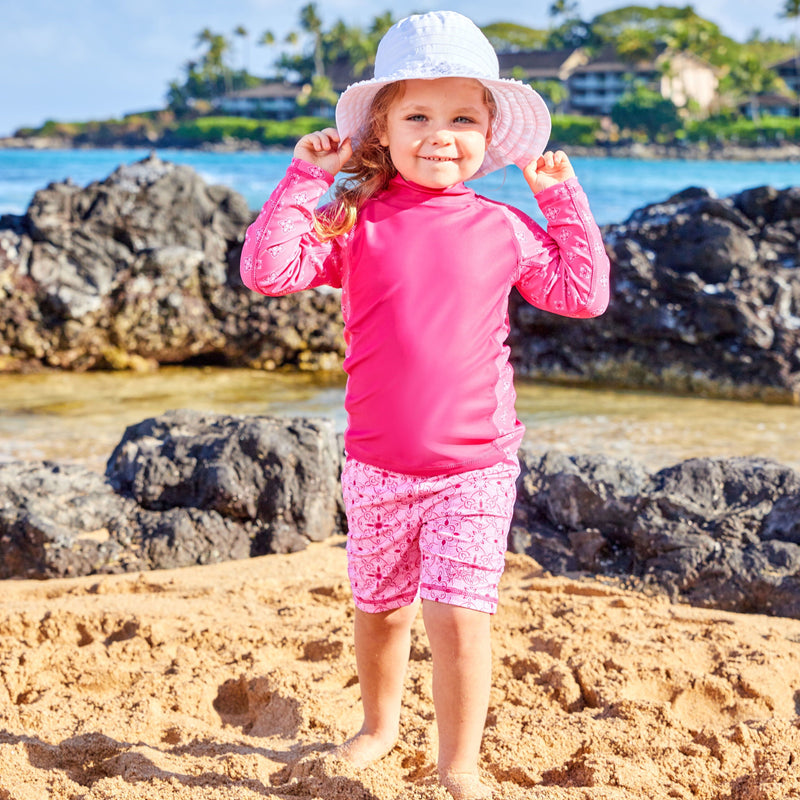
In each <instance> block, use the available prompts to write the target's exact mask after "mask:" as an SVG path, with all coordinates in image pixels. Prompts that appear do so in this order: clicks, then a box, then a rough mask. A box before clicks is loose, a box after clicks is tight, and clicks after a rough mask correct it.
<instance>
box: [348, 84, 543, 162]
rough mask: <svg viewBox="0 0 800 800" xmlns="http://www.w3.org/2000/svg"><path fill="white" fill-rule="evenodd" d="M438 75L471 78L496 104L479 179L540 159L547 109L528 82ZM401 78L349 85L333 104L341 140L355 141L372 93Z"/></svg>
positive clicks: (372, 97)
mask: <svg viewBox="0 0 800 800" xmlns="http://www.w3.org/2000/svg"><path fill="white" fill-rule="evenodd" d="M437 77H453V78H457V77H464V78H473V79H474V80H477V81H479V82H480V83H482V84H483V85H484V86H486V88H487V89H489V90H490V91H491V93H492V96H493V97H494V100H495V104H496V105H497V114H496V115H495V118H494V120H493V121H492V137H491V140H490V142H489V144H488V145H487V147H486V156H485V158H484V160H483V164H481V167H480V169H479V170H478V171H477V172H476V173H475V175H473V176H472V177H473V178H479V177H481V176H482V175H486V174H488V173H490V172H493V171H494V170H496V169H500V168H502V167H505V166H508V165H509V164H516V165H517V166H518V167H519V168H520V169H522V168H524V167H526V166H527V165H528V164H530V163H531V161H534V160H535V159H537V158H539V156H540V155H541V154H542V153H543V152H544V149H545V147H546V146H547V142H548V140H549V139H550V129H551V121H550V112H549V110H548V108H547V104H546V103H545V102H544V100H543V99H542V98H541V96H540V95H539V94H538V92H536V91H535V90H534V89H532V88H531V87H530V86H528V84H526V83H522V81H517V80H512V79H505V78H499V79H489V78H475V76H473V75H447V76H436V77H431V78H421V79H420V80H436V79H437ZM396 80H402V78H395V77H392V78H386V79H376V78H373V79H371V80H366V81H361V82H359V83H354V84H352V85H351V86H348V87H347V89H345V91H344V92H342V95H341V97H340V98H339V102H338V103H337V104H336V128H337V130H338V132H339V135H340V136H341V137H342V139H345V138H348V137H349V138H350V139H352V141H353V142H354V143H357V142H358V140H359V138H360V136H361V135H362V131H363V129H364V128H365V127H366V124H367V121H368V118H369V113H370V107H371V105H372V101H373V99H374V97H375V95H376V94H377V93H378V92H379V91H380V89H381V88H382V87H384V86H386V85H387V84H389V83H394V82H395V81H396Z"/></svg>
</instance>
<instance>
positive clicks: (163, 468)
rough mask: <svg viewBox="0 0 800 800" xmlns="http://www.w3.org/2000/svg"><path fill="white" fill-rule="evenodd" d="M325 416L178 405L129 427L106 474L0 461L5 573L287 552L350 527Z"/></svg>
mask: <svg viewBox="0 0 800 800" xmlns="http://www.w3.org/2000/svg"><path fill="white" fill-rule="evenodd" d="M341 457H342V456H341V447H340V441H339V438H338V437H337V436H336V434H335V433H334V431H333V428H332V425H331V424H330V423H329V422H328V421H325V420H321V421H320V420H316V421H315V420H306V419H297V420H277V419H272V418H266V417H225V416H213V415H202V414H198V413H194V412H188V411H182V412H174V413H169V414H165V415H163V416H162V417H159V418H157V419H150V420H145V421H144V422H142V423H140V424H138V425H135V426H133V427H132V428H130V429H128V431H127V432H126V434H125V436H124V438H123V440H122V441H121V442H120V444H119V445H118V446H117V448H116V450H115V451H114V454H113V456H112V457H111V459H110V460H109V464H108V470H107V477H106V478H105V479H104V478H103V477H101V476H100V475H97V474H96V473H93V472H90V471H89V470H86V469H84V468H82V467H79V466H75V465H62V466H59V465H57V464H51V463H47V462H45V463H34V464H29V463H24V462H12V463H9V464H0V578H10V577H25V578H51V577H64V576H74V575H88V574H94V573H109V572H127V571H131V570H145V569H155V568H172V567H181V566H188V565H192V564H208V563H212V562H218V561H227V560H230V559H237V558H247V557H249V556H254V555H261V554H264V553H285V552H290V551H294V550H299V549H302V548H304V547H305V546H306V545H307V543H308V542H309V541H319V540H322V539H325V538H327V537H329V536H332V535H334V534H339V533H343V532H344V523H343V509H342V501H341V492H340V490H339V474H340V471H341Z"/></svg>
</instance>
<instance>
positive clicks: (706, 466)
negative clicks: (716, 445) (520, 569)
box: [510, 454, 800, 617]
mask: <svg viewBox="0 0 800 800" xmlns="http://www.w3.org/2000/svg"><path fill="white" fill-rule="evenodd" d="M523 463H524V464H525V469H524V470H523V473H522V475H521V478H520V485H519V487H520V488H519V496H518V500H517V507H516V510H515V515H516V516H515V523H514V527H513V528H512V532H511V537H510V545H511V548H512V549H514V550H516V551H518V552H523V551H524V552H527V553H529V554H530V555H532V556H533V557H534V558H536V559H537V561H539V562H540V563H541V564H542V565H543V566H545V567H546V568H547V569H549V570H551V571H553V572H558V573H563V572H570V571H589V572H593V573H599V574H607V575H617V576H625V577H633V578H634V579H636V580H638V581H639V582H640V583H641V584H642V585H645V586H647V585H650V586H653V587H658V588H660V589H662V590H665V591H666V592H667V593H668V594H669V595H670V596H671V597H673V598H676V599H681V600H684V601H687V602H690V603H693V604H695V605H700V606H708V607H714V608H724V609H728V610H731V611H757V612H760V613H768V614H769V613H772V614H779V615H782V616H791V617H800V514H798V511H800V474H798V473H797V472H795V471H794V470H792V469H790V468H788V467H785V466H782V465H780V464H777V463H775V462H773V461H769V460H766V459H758V458H731V459H714V458H700V459H690V460H688V461H684V462H681V463H680V464H677V465H675V466H672V467H668V468H666V469H663V470H661V471H659V472H657V473H656V474H654V475H648V474H646V473H645V472H644V471H642V470H641V469H640V468H638V467H636V466H634V465H631V464H626V463H620V462H615V461H612V460H610V459H606V458H604V457H602V456H563V455H553V454H548V455H546V456H544V457H542V458H537V457H528V458H523Z"/></svg>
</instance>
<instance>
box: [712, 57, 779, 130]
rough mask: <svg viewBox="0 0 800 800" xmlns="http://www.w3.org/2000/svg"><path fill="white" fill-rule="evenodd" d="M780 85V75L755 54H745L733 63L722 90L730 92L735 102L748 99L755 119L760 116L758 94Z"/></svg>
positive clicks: (723, 81) (722, 83)
mask: <svg viewBox="0 0 800 800" xmlns="http://www.w3.org/2000/svg"><path fill="white" fill-rule="evenodd" d="M779 87H780V83H779V78H778V76H777V75H776V74H775V73H774V72H773V71H772V70H771V69H768V68H767V67H766V66H765V64H764V62H763V61H761V59H760V58H758V56H756V55H753V54H744V55H743V56H742V57H741V58H739V59H738V60H737V61H736V62H735V63H734V64H732V65H731V68H730V70H729V71H728V74H727V75H726V76H725V77H724V78H723V79H722V81H721V84H720V90H721V91H722V92H723V93H728V94H729V95H730V96H731V97H732V100H733V102H734V104H737V105H738V104H739V103H741V102H742V101H744V100H747V101H748V104H749V106H750V116H751V117H752V119H754V120H757V119H758V118H759V116H760V108H759V103H758V96H759V95H761V94H764V93H765V92H769V91H773V90H775V89H778V88H779Z"/></svg>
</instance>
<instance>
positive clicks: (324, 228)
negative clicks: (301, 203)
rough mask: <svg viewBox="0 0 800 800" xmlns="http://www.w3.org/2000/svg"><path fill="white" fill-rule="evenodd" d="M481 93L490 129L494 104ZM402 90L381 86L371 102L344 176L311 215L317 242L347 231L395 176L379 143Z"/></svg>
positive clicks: (398, 86)
mask: <svg viewBox="0 0 800 800" xmlns="http://www.w3.org/2000/svg"><path fill="white" fill-rule="evenodd" d="M483 90H484V91H483V94H484V102H485V103H486V106H487V108H488V109H489V119H490V123H489V124H490V126H491V123H492V121H493V120H494V118H495V116H496V114H497V105H496V103H495V100H494V97H493V96H492V93H491V92H490V91H489V89H488V88H486V87H485V86H484V87H483ZM404 91H405V84H404V81H394V82H393V83H387V84H386V86H382V87H381V88H380V89H379V90H378V92H377V93H376V95H375V97H374V98H373V99H372V103H371V105H370V108H369V118H368V120H367V124H366V129H365V130H364V133H363V135H362V136H361V139H360V141H359V142H358V144H357V145H356V147H355V149H354V150H353V155H352V157H351V158H350V160H349V161H348V162H347V163H346V164H345V165H344V167H343V168H342V172H344V173H346V174H347V175H348V177H346V178H345V179H344V180H342V181H340V182H339V183H338V184H337V185H336V188H335V189H334V194H333V200H332V201H331V202H330V203H329V204H328V205H326V206H325V207H323V208H322V209H320V210H319V212H318V213H317V214H315V216H314V230H315V232H316V234H317V236H318V237H319V238H320V240H322V241H325V240H327V239H333V238H334V237H336V236H341V235H342V234H345V233H347V232H348V231H349V230H351V229H352V227H353V225H355V224H356V218H357V217H358V212H359V211H360V210H361V207H362V206H363V205H364V203H366V202H367V200H369V199H370V198H371V197H374V196H375V195H376V194H378V192H381V191H383V190H384V189H385V188H386V187H387V186H388V185H389V181H391V179H392V178H394V176H395V175H397V169H396V168H395V165H394V164H393V163H392V158H391V156H390V155H389V148H388V147H384V146H383V145H382V144H381V141H380V140H381V136H383V134H384V133H386V120H387V117H388V114H389V109H390V108H391V106H392V104H393V103H394V102H395V101H396V100H399V99H400V98H401V97H402V96H403V92H404Z"/></svg>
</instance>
